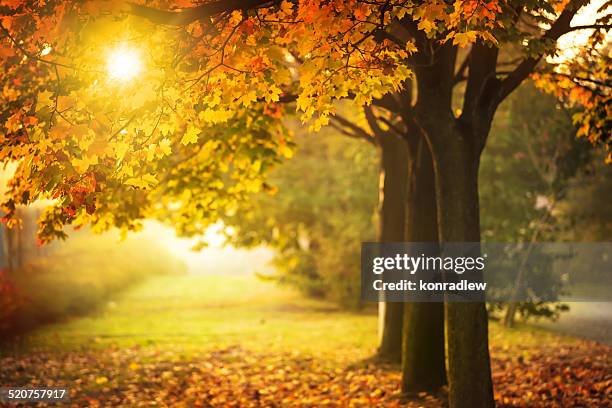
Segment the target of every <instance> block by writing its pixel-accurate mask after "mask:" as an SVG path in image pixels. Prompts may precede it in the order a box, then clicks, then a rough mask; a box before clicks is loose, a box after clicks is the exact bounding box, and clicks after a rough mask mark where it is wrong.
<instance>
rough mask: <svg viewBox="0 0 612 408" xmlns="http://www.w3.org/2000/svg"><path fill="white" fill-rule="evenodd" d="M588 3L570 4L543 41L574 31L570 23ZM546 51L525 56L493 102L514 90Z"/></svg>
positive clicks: (501, 83) (553, 39)
mask: <svg viewBox="0 0 612 408" xmlns="http://www.w3.org/2000/svg"><path fill="white" fill-rule="evenodd" d="M586 3H588V0H579V1H577V2H575V3H571V2H570V4H568V5H567V6H566V7H565V9H564V10H563V12H561V14H560V15H559V18H557V20H556V21H555V22H554V23H553V24H552V26H551V27H550V28H549V29H548V31H546V33H545V34H544V35H543V36H542V38H541V40H542V41H553V42H556V41H557V40H558V39H559V37H561V36H562V35H563V34H566V33H568V32H570V31H572V27H571V26H570V23H571V21H572V19H573V18H574V16H575V15H576V13H577V12H578V10H579V9H580V8H581V7H582V6H583V5H585V4H586ZM543 56H544V53H541V54H539V55H537V56H532V57H527V58H525V59H524V60H523V61H522V62H521V63H520V64H519V65H518V66H517V67H516V68H515V69H514V71H512V72H511V73H510V74H509V75H508V76H507V77H506V78H505V79H504V80H503V81H501V82H500V84H499V87H498V92H497V95H496V96H495V98H494V100H493V103H494V104H495V105H499V104H500V103H501V102H502V101H503V100H504V99H505V98H506V97H507V96H508V95H510V93H512V91H514V90H515V89H516V88H517V87H518V86H519V85H520V84H521V83H522V82H523V81H524V80H525V79H526V78H527V77H528V76H529V75H530V74H531V73H532V72H533V70H534V68H535V67H536V65H537V64H538V62H540V60H541V59H542V57H543Z"/></svg>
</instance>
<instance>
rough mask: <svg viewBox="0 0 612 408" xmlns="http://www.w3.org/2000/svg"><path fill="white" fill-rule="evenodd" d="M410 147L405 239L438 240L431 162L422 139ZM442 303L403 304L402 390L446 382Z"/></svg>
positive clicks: (415, 137) (433, 387)
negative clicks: (410, 158)
mask: <svg viewBox="0 0 612 408" xmlns="http://www.w3.org/2000/svg"><path fill="white" fill-rule="evenodd" d="M409 137H411V138H412V139H413V143H411V144H410V146H411V149H410V150H411V156H412V158H413V160H411V161H410V164H411V168H410V172H409V183H408V192H407V200H406V231H405V240H406V241H409V242H438V218H437V213H436V192H435V179H434V170H433V162H432V159H431V153H430V151H429V148H428V146H427V145H426V142H425V140H424V139H423V138H422V137H420V136H418V135H409ZM444 357H445V352H444V304H443V303H433V302H432V303H414V302H413V303H406V304H405V306H404V337H403V344H402V392H404V393H414V392H420V391H435V390H437V389H438V388H440V387H441V386H443V385H445V384H446V367H445V358H444Z"/></svg>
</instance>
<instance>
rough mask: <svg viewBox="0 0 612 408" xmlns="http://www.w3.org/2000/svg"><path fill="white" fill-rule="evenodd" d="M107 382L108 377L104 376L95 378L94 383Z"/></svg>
mask: <svg viewBox="0 0 612 408" xmlns="http://www.w3.org/2000/svg"><path fill="white" fill-rule="evenodd" d="M107 382H108V378H106V377H104V376H102V377H98V378H96V384H98V385H101V384H106V383H107Z"/></svg>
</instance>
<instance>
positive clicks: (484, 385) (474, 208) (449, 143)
mask: <svg viewBox="0 0 612 408" xmlns="http://www.w3.org/2000/svg"><path fill="white" fill-rule="evenodd" d="M443 118H444V115H442V117H441V118H438V120H437V123H438V124H437V125H434V123H435V122H434V121H430V123H429V124H428V126H427V132H428V133H429V134H430V136H431V137H429V139H428V140H429V142H430V147H431V149H432V154H433V157H434V168H435V177H436V197H437V200H438V206H437V208H438V223H439V237H440V241H441V242H443V243H444V242H480V214H479V201H478V166H479V156H480V148H479V147H478V146H474V140H475V138H473V137H466V135H465V134H464V133H463V132H462V131H460V130H459V129H457V128H456V127H455V125H454V123H453V122H452V121H448V122H447V123H448V125H444V123H445V121H444V119H443ZM440 119H442V120H440ZM440 123H442V125H440ZM446 334H447V342H448V343H447V351H448V368H449V373H448V374H449V383H450V389H449V403H450V406H451V408H453V407H466V408H467V407H469V408H472V407H493V406H494V405H495V403H494V399H493V385H492V380H491V364H490V359H489V341H488V320H487V311H486V307H485V304H484V303H483V302H469V303H468V302H465V303H464V302H447V303H446Z"/></svg>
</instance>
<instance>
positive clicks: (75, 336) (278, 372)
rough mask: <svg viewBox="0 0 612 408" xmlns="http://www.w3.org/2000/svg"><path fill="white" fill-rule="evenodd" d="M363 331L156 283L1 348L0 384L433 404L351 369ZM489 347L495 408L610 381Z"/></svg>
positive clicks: (323, 315) (241, 287)
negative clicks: (410, 398)
mask: <svg viewBox="0 0 612 408" xmlns="http://www.w3.org/2000/svg"><path fill="white" fill-rule="evenodd" d="M376 330H377V322H376V316H375V315H373V314H358V313H347V312H342V311H339V310H337V309H336V308H335V307H334V306H333V305H331V304H328V303H325V302H320V301H314V300H309V299H305V298H303V297H301V296H299V295H298V294H297V293H295V292H293V291H291V290H288V289H286V288H279V287H278V286H275V285H273V284H271V283H267V282H262V281H259V280H257V279H256V278H254V277H251V276H230V277H227V276H218V275H185V276H163V277H156V278H153V279H151V280H149V281H147V282H145V283H143V284H142V285H140V286H137V287H134V288H132V289H130V290H129V291H127V292H125V293H124V294H122V295H121V296H119V297H118V298H117V299H115V300H114V301H113V302H111V303H109V304H107V305H106V306H105V307H104V308H102V309H101V310H100V311H99V312H97V313H96V314H94V315H91V316H89V317H84V318H78V319H74V320H71V321H68V322H65V323H60V324H55V325H50V326H47V327H44V328H42V329H39V330H37V331H35V332H33V333H31V334H29V335H27V336H25V337H24V338H22V339H20V340H19V341H16V342H13V343H11V344H5V345H4V346H3V349H2V350H1V351H0V352H1V353H2V354H1V357H0V385H26V384H29V385H37V384H38V385H51V384H53V383H55V384H67V385H69V386H70V387H71V388H72V395H73V406H84V405H87V406H320V405H329V406H364V407H365V406H373V405H385V406H400V405H405V404H408V406H438V405H440V401H439V400H438V399H436V398H434V397H432V396H425V395H423V396H422V398H419V399H417V400H414V401H407V402H406V401H404V400H401V399H400V398H398V392H399V372H398V371H397V369H394V368H393V367H379V366H374V365H372V364H356V365H355V363H359V362H360V361H361V360H363V359H364V358H367V357H369V356H371V355H372V354H373V352H374V350H375V347H376V341H377V338H376V337H377V335H376ZM491 343H492V354H493V367H494V380H495V382H496V395H497V399H498V401H499V402H500V403H501V404H502V405H503V404H505V405H506V406H515V404H516V406H520V403H521V401H524V400H525V398H527V399H528V400H529V401H531V404H530V405H531V406H549V405H547V404H543V405H538V404H539V402H541V401H555V400H559V401H561V406H563V404H566V405H567V403H568V401H570V402H572V403H574V402H576V401H580V402H581V403H582V404H586V405H592V401H597V400H598V398H600V395H602V394H601V393H603V392H607V388H606V387H608V388H609V387H610V383H611V382H612V379H610V378H606V377H605V376H606V375H608V377H609V373H610V372H611V370H610V368H611V367H612V365H611V364H610V360H609V357H606V355H607V356H610V354H611V353H609V351H610V349H609V348H607V347H606V346H603V345H599V344H596V343H589V342H584V341H581V340H577V339H573V338H569V337H562V336H558V335H554V334H550V333H547V332H544V331H540V330H536V331H534V330H531V329H530V330H528V329H526V328H520V329H517V330H514V331H512V332H509V331H506V330H504V329H502V328H500V327H499V326H497V325H495V324H493V325H492V329H491ZM585 362H588V366H587V365H585V364H586V363H585ZM568 369H569V371H568ZM583 377H584V378H583ZM600 377H601V378H600ZM587 378H588V379H589V381H588V386H589V387H591V388H590V389H589V390H586V391H585V390H583V389H582V388H583V386H582V384H583V382H584V384H587V381H586V379H587ZM606 381H607V383H606ZM600 384H603V385H600ZM605 384H608V385H607V386H606V385H605ZM585 386H586V385H585ZM581 387H582V388H581ZM593 387H595V390H593ZM598 387H599V388H598ZM570 388H571V392H570V391H568V390H569V389H570ZM600 388H601V389H600ZM568 398H572V399H568ZM575 398H582V399H580V400H575Z"/></svg>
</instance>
